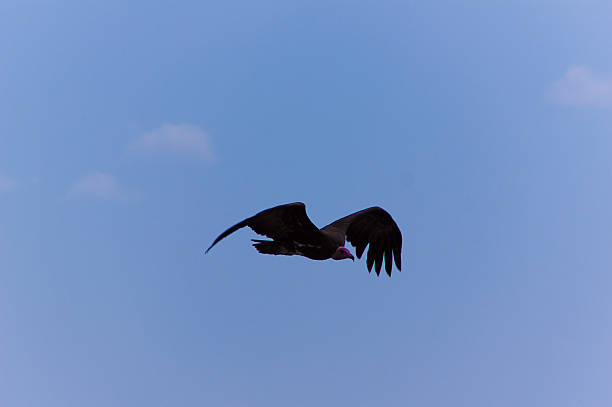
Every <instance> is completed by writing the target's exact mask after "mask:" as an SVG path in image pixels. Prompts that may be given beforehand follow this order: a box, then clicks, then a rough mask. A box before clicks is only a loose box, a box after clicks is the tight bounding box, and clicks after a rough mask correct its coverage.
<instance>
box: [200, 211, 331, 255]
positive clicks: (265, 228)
mask: <svg viewBox="0 0 612 407" xmlns="http://www.w3.org/2000/svg"><path fill="white" fill-rule="evenodd" d="M245 226H248V227H250V228H251V229H253V231H254V232H255V233H257V234H260V235H264V236H267V237H269V238H272V239H274V240H293V241H295V242H300V243H309V242H313V241H318V240H319V239H320V236H321V232H320V231H319V228H317V227H316V226H315V225H314V224H313V223H312V222H311V221H310V219H308V215H306V205H304V204H303V203H302V202H294V203H290V204H285V205H279V206H275V207H274V208H270V209H266V210H263V211H261V212H259V213H258V214H257V215H255V216H251V217H250V218H248V219H245V220H243V221H242V222H239V223H237V224H235V225H234V226H232V227H231V228H229V229H227V230H226V231H225V232H223V233H221V234H220V235H219V236H218V237H217V238H216V239H215V241H214V242H213V244H211V245H210V247H209V248H208V249H206V253H208V251H209V250H210V249H212V248H213V246H214V245H216V244H217V243H218V242H219V241H220V240H221V239H223V238H224V237H227V236H228V235H230V234H231V233H233V232H235V231H237V230H238V229H241V228H243V227H245Z"/></svg>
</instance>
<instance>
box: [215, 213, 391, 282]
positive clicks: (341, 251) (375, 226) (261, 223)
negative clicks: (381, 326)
mask: <svg viewBox="0 0 612 407" xmlns="http://www.w3.org/2000/svg"><path fill="white" fill-rule="evenodd" d="M245 226H248V227H250V228H251V229H253V231H254V232H255V233H257V234H259V235H263V236H266V237H268V238H270V239H272V240H260V239H251V240H252V241H253V242H254V243H253V246H254V247H255V249H257V251H258V252H259V253H263V254H274V255H284V256H294V255H298V256H304V257H308V258H309V259H313V260H326V259H334V260H342V259H351V260H353V261H355V257H353V255H352V254H351V252H350V251H349V250H348V249H347V248H346V247H344V244H345V239H346V240H348V241H349V242H350V243H351V244H352V245H353V246H354V247H355V249H356V252H355V254H356V255H357V258H358V259H360V258H361V256H362V255H363V252H364V250H365V248H366V246H367V245H370V247H369V249H368V256H367V260H366V264H367V267H368V272H370V273H371V272H372V266H374V269H375V270H376V274H377V275H379V276H380V270H381V268H382V264H383V258H384V260H385V270H386V272H387V274H388V275H389V277H390V276H391V270H392V268H393V261H395V266H396V267H397V269H398V270H400V271H401V269H402V267H401V263H402V233H401V232H400V230H399V227H398V226H397V224H396V223H395V221H394V220H393V218H392V217H391V215H389V213H388V212H387V211H385V210H384V209H383V208H380V207H378V206H374V207H372V208H367V209H363V210H361V211H359V212H355V213H353V214H350V215H348V216H345V217H343V218H340V219H338V220H337V221H335V222H332V223H330V224H329V225H327V226H325V227H323V228H321V229H319V228H318V227H316V226H315V225H314V224H313V223H312V222H311V221H310V219H309V218H308V215H306V205H304V204H303V203H302V202H294V203H289V204H284V205H279V206H275V207H273V208H269V209H265V210H263V211H261V212H259V213H258V214H256V215H254V216H251V217H250V218H247V219H245V220H243V221H242V222H239V223H237V224H235V225H234V226H232V227H230V228H229V229H227V230H226V231H225V232H223V233H221V234H220V235H219V236H218V237H217V238H216V239H215V241H214V242H213V243H212V244H211V245H210V247H209V248H208V249H206V253H208V252H209V251H210V249H212V248H213V246H214V245H216V244H217V243H219V241H220V240H222V239H223V238H225V237H227V236H228V235H230V234H231V233H233V232H235V231H237V230H238V229H241V228H243V227H245Z"/></svg>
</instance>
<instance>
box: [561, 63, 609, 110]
mask: <svg viewBox="0 0 612 407" xmlns="http://www.w3.org/2000/svg"><path fill="white" fill-rule="evenodd" d="M550 96H551V98H552V99H553V100H554V101H555V102H556V103H559V104H562V105H567V106H596V107H612V76H605V75H600V74H596V73H594V72H593V71H591V69H590V68H589V67H587V66H584V65H576V66H572V67H570V68H569V69H568V70H567V72H565V75H564V76H563V78H561V79H560V80H559V81H557V82H556V83H555V84H554V85H553V86H552V88H551V90H550Z"/></svg>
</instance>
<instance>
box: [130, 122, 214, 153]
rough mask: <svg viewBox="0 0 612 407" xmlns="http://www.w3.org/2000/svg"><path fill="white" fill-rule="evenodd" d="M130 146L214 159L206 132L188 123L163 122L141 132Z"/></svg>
mask: <svg viewBox="0 0 612 407" xmlns="http://www.w3.org/2000/svg"><path fill="white" fill-rule="evenodd" d="M132 147H133V148H135V149H137V150H140V151H149V152H161V153H171V154H180V155H186V156H189V155H191V156H195V157H197V158H199V159H203V160H205V161H213V160H214V159H215V156H214V154H213V150H212V147H211V140H210V137H209V136H208V134H206V132H205V131H204V130H202V129H201V128H199V127H197V126H194V125H190V124H164V125H163V126H161V127H160V128H158V129H155V130H152V131H150V132H147V133H145V134H143V135H142V136H141V137H139V138H138V139H137V140H135V141H134V142H133V143H132Z"/></svg>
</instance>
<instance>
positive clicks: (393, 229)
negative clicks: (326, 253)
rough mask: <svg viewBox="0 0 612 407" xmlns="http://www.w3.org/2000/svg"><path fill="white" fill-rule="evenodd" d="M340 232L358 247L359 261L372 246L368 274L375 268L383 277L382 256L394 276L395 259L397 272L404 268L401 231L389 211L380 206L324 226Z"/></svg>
mask: <svg viewBox="0 0 612 407" xmlns="http://www.w3.org/2000/svg"><path fill="white" fill-rule="evenodd" d="M330 229H331V230H333V229H335V230H340V231H342V232H344V234H345V235H346V240H348V241H349V242H350V243H351V244H352V245H353V246H355V249H356V254H357V258H359V259H360V258H361V256H362V255H363V252H364V250H365V248H366V246H367V245H368V244H369V245H370V248H369V249H368V257H367V261H366V263H367V266H368V271H369V272H371V271H372V266H373V265H375V270H376V274H377V275H380V269H381V268H382V263H383V257H384V259H385V270H386V271H387V274H388V275H389V276H391V270H392V268H393V262H392V259H393V260H395V266H396V267H397V269H398V270H400V271H401V269H402V232H401V231H400V230H399V227H398V226H397V224H396V223H395V221H394V220H393V218H392V217H391V215H389V213H388V212H387V211H385V210H384V209H383V208H380V207H378V206H375V207H372V208H368V209H364V210H362V211H359V212H355V213H353V214H351V215H348V216H345V217H344V218H341V219H338V220H337V221H335V222H333V223H331V224H329V225H327V226H325V227H324V228H323V230H330Z"/></svg>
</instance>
